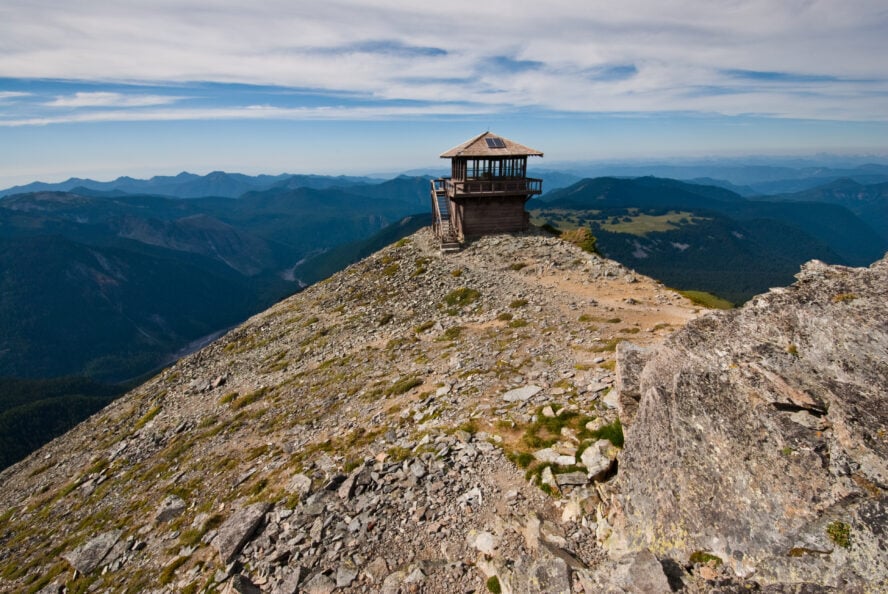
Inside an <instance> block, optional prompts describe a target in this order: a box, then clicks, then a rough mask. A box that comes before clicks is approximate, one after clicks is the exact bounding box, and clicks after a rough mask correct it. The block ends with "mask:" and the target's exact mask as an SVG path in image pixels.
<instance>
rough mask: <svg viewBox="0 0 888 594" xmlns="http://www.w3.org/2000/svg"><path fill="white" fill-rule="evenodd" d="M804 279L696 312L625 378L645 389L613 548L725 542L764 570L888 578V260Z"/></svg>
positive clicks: (745, 564)
mask: <svg viewBox="0 0 888 594" xmlns="http://www.w3.org/2000/svg"><path fill="white" fill-rule="evenodd" d="M797 279H798V282H796V283H795V284H793V285H792V286H790V287H788V288H785V289H775V290H772V291H771V292H769V293H767V294H764V295H760V296H758V297H756V298H754V299H753V300H752V301H751V302H749V303H747V304H746V305H745V306H744V307H743V308H742V309H739V310H734V311H729V312H724V313H717V314H712V315H708V316H705V317H703V318H699V319H697V320H696V321H693V322H691V323H690V324H688V326H687V327H686V328H684V329H683V330H681V331H679V332H677V333H676V334H674V335H673V336H672V337H670V338H669V339H668V340H667V341H666V342H665V343H664V344H663V345H662V346H661V347H658V348H657V349H656V350H655V351H654V352H653V353H652V354H651V356H650V358H649V359H648V360H647V362H646V363H644V365H643V366H641V367H640V368H639V367H638V366H636V369H637V378H626V379H624V380H623V381H624V382H625V385H627V386H633V389H634V386H637V391H638V393H640V395H641V398H640V402H639V408H638V412H637V414H636V416H635V419H634V422H633V423H632V424H631V425H630V426H629V427H628V428H627V435H626V445H625V448H624V450H623V453H622V454H621V458H620V471H619V476H618V484H619V486H620V492H621V495H620V497H619V500H618V502H619V508H620V510H619V513H618V514H616V517H617V519H618V520H619V521H620V522H619V523H621V524H622V525H621V526H617V530H615V532H614V534H615V535H616V536H615V541H614V542H611V543H610V544H611V545H612V546H613V547H614V550H617V549H621V548H623V549H624V548H625V547H628V549H629V550H642V549H645V548H649V549H650V550H651V551H653V552H654V553H655V554H656V555H658V556H659V557H660V558H664V557H669V558H671V559H674V560H675V561H678V562H679V563H680V564H682V565H689V564H691V563H692V562H693V560H694V558H696V559H701V558H703V559H711V558H713V557H717V558H718V559H720V560H721V561H722V562H724V563H725V564H727V566H728V567H730V568H731V569H733V570H734V572H735V573H736V574H737V575H739V576H743V577H747V578H750V579H753V580H756V581H757V582H759V583H761V584H763V585H764V584H779V583H800V582H808V583H817V584H821V585H823V586H828V587H834V588H838V589H840V590H842V591H854V590H855V589H856V588H863V587H870V586H873V585H875V588H876V589H878V588H881V587H885V586H886V585H888V555H885V551H886V550H888V497H886V489H888V261H886V260H885V259H883V260H881V261H879V262H877V263H875V264H873V265H872V266H871V267H870V268H845V267H840V266H827V265H825V264H822V263H820V262H817V261H814V262H810V263H808V264H806V265H805V266H804V267H803V268H802V271H801V273H800V274H798V275H797ZM617 538H619V539H620V542H616V539H617ZM874 591H875V590H874Z"/></svg>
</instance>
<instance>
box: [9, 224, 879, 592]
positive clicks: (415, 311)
mask: <svg viewBox="0 0 888 594" xmlns="http://www.w3.org/2000/svg"><path fill="white" fill-rule="evenodd" d="M886 277H888V264H886V261H885V260H883V261H881V262H879V263H877V264H875V265H873V266H872V267H870V268H869V269H846V268H841V267H827V266H824V265H822V264H819V263H811V264H809V265H807V266H806V267H805V268H804V270H803V271H802V273H801V274H800V276H799V282H798V283H796V284H795V285H793V286H792V287H789V288H786V289H776V290H773V291H771V292H770V293H768V294H766V295H763V296H760V297H757V298H756V299H754V300H753V301H752V302H750V303H749V304H747V305H746V306H744V307H743V308H742V309H740V310H736V311H731V312H727V313H711V314H707V315H704V316H701V315H700V314H701V313H702V312H700V311H699V310H698V309H697V308H696V307H695V306H694V305H693V304H691V303H690V302H688V301H687V300H686V299H684V298H683V297H681V296H680V295H678V294H676V293H674V292H673V291H670V290H668V289H666V288H664V287H663V286H662V285H660V284H658V283H656V282H654V281H652V280H650V279H648V278H645V277H643V276H640V275H637V274H635V273H634V272H632V271H630V270H627V269H625V268H624V267H622V266H621V265H619V264H617V263H615V262H611V261H608V260H605V259H602V258H600V257H598V256H595V255H591V254H588V253H585V252H583V251H581V250H580V249H578V248H576V247H575V246H573V245H571V244H569V243H566V242H563V241H560V240H558V239H555V238H551V237H548V236H544V235H537V234H534V233H531V234H527V235H519V236H491V237H485V238H483V239H480V240H478V241H476V242H473V243H471V244H469V245H468V246H467V247H466V248H465V249H464V250H463V251H461V252H459V253H456V254H449V255H446V256H443V255H442V254H441V253H440V251H439V250H438V249H437V246H436V245H435V244H434V242H433V240H432V237H431V235H430V233H429V232H428V230H423V231H420V232H419V233H416V234H414V235H413V236H411V237H409V238H406V239H404V240H402V241H399V242H397V243H396V244H394V245H392V246H390V247H388V248H386V249H384V250H382V251H380V252H378V253H377V254H374V255H373V256H371V257H369V258H367V259H365V260H364V261H362V262H360V263H358V264H355V265H353V266H351V267H349V268H348V269H346V270H345V271H343V272H341V273H339V274H337V275H334V276H333V277H331V278H330V279H329V280H327V281H325V282H322V283H319V284H318V285H315V286H313V287H311V288H309V289H307V290H306V291H305V292H303V293H301V294H299V295H296V296H294V297H292V298H290V299H287V300H285V301H283V302H281V303H279V304H278V305H276V306H275V307H273V308H271V309H270V310H268V311H267V312H265V313H263V314H260V315H258V316H256V317H254V318H252V319H251V320H249V321H248V322H247V323H245V324H244V325H242V326H241V327H239V328H237V329H235V330H233V331H231V332H230V333H228V334H227V335H226V336H224V337H222V338H221V339H219V340H218V341H216V342H215V343H213V344H211V345H209V346H208V347H206V348H205V349H203V350H202V351H200V352H198V353H195V354H193V355H191V356H189V357H186V358H185V359H183V360H181V361H180V362H178V363H177V364H176V365H174V366H172V367H171V368H169V369H167V370H166V371H164V372H163V373H161V374H160V375H158V376H157V377H155V378H154V379H152V380H151V381H149V382H147V383H146V384H145V385H143V386H141V387H140V388H138V389H136V390H134V391H133V392H131V393H130V394H128V395H127V396H125V397H124V398H121V399H120V400H118V401H116V402H115V403H113V404H112V405H111V406H109V407H107V408H106V409H105V410H104V411H102V412H101V413H99V414H97V415H95V416H94V417H92V418H91V419H89V420H88V421H87V422H85V423H84V424H82V425H80V426H78V427H77V428H76V429H75V430H74V431H72V432H70V433H69V434H67V435H65V436H64V437H62V438H60V439H58V440H56V441H54V442H52V443H50V444H48V445H47V446H46V447H44V448H43V449H41V450H40V451H38V452H36V453H35V454H33V455H32V456H30V457H29V458H28V459H26V460H24V461H23V462H21V463H19V464H17V465H15V466H13V467H11V468H10V469H7V470H6V471H4V472H3V473H0V480H2V482H3V485H4V489H3V490H2V492H0V589H2V590H4V591H5V590H9V591H30V592H38V591H39V592H61V591H65V592H84V591H128V592H142V591H149V592H158V593H159V592H213V591H218V592H223V591H224V592H276V593H283V592H286V593H295V592H312V593H320V592H390V593H396V592H484V591H489V592H497V591H499V592H506V593H508V592H535V593H542V592H586V593H591V592H607V593H621V592H644V593H648V592H652V593H654V592H670V591H682V592H688V593H691V594H694V593H702V592H707V593H709V592H749V591H761V592H773V593H780V592H785V593H790V592H793V593H801V592H806V593H815V592H882V591H885V575H886V570H885V562H884V559H885V555H884V551H885V550H886V543H885V532H884V526H885V518H886V514H885V509H886V506H885V488H886V485H885V480H886V478H885V477H886V473H885V465H886V464H885V461H886V459H888V457H886V430H888V426H886V421H885V410H886V407H885V406H884V404H885V403H884V398H885V397H886V396H885V395H886V391H885V386H886V385H888V371H886V361H888V348H886V345H888V339H886V337H888V329H886V320H888V312H886V311H885V308H886V300H885V299H884V287H885V286H886V281H888V278H886ZM676 330H677V331H676ZM621 420H622V421H623V422H625V423H626V426H627V429H626V434H625V444H624V435H623V430H622V424H621V422H620V421H621ZM624 448H625V449H624Z"/></svg>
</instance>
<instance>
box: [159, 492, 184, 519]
mask: <svg viewBox="0 0 888 594" xmlns="http://www.w3.org/2000/svg"><path fill="white" fill-rule="evenodd" d="M183 511H185V502H184V501H183V500H182V498H181V497H177V496H176V495H168V496H167V498H166V499H164V500H163V503H161V504H160V507H159V508H157V512H156V513H155V514H154V521H155V522H157V523H162V522H167V521H169V520H172V519H173V518H175V517H177V516H178V515H179V514H181V513H182V512H183Z"/></svg>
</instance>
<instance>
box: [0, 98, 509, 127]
mask: <svg viewBox="0 0 888 594" xmlns="http://www.w3.org/2000/svg"><path fill="white" fill-rule="evenodd" d="M496 111H497V110H496V109H494V108H491V107H480V108H477V109H472V110H470V111H468V112H467V110H466V109H465V108H464V107H457V106H453V105H438V104H435V105H424V106H417V107H390V106H383V107H312V108H281V107H274V106H268V105H249V106H246V107H224V108H195V109H148V110H129V109H110V110H100V111H83V112H76V113H71V114H65V115H56V116H38V117H27V118H8V119H0V127H19V126H46V125H50V124H77V123H96V122H171V121H188V120H364V121H368V120H384V119H392V118H421V117H427V116H438V115H466V114H467V113H470V114H473V115H481V114H487V113H496Z"/></svg>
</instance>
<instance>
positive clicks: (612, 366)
mask: <svg viewBox="0 0 888 594" xmlns="http://www.w3.org/2000/svg"><path fill="white" fill-rule="evenodd" d="M598 366H599V367H601V368H602V369H607V370H610V371H614V370H616V368H617V360H616V359H608V360H607V361H605V362H604V363H601V364H599V365H598Z"/></svg>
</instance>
